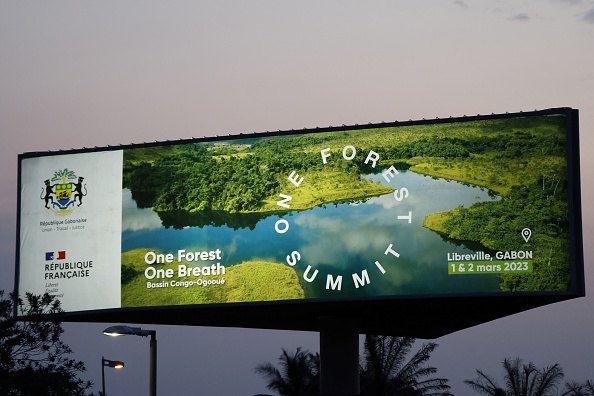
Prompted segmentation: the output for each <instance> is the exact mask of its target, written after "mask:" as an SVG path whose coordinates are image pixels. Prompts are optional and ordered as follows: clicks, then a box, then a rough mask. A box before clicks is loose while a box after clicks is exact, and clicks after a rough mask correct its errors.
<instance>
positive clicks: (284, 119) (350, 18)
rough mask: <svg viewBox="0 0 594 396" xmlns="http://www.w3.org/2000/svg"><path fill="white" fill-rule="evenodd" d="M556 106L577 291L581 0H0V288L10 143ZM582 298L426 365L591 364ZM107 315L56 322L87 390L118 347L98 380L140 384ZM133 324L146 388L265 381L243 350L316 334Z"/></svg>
mask: <svg viewBox="0 0 594 396" xmlns="http://www.w3.org/2000/svg"><path fill="white" fill-rule="evenodd" d="M552 107H572V108H576V109H579V111H580V147H581V189H582V211H583V213H582V214H583V233H584V256H585V273H586V293H588V291H589V290H590V288H591V286H592V285H594V268H593V265H594V263H593V257H594V205H592V202H593V201H594V179H593V178H592V176H591V174H592V172H593V171H594V155H592V153H591V152H592V151H593V150H594V135H593V133H592V132H593V130H594V1H591V0H526V1H512V0H495V1H487V0H483V1H473V0H463V1H462V0H458V1H436V0H417V1H369V2H359V1H325V2H318V1H299V2H285V1H250V2H248V1H208V2H198V1H190V0H188V1H167V2H166V1H151V0H142V1H125V0H124V1H96V2H90V1H89V2H82V1H63V0H57V1H51V2H49V1H8V0H0V133H1V134H2V135H1V136H2V143H1V145H0V186H2V188H1V189H0V257H2V260H1V261H0V289H3V290H6V291H9V290H12V289H13V287H14V267H15V263H14V262H15V244H16V207H17V204H16V201H17V155H18V154H20V153H23V152H30V151H46V150H59V149H70V148H82V147H94V146H107V145H118V144H128V143H142V142H149V141H155V140H156V141H164V140H174V139H180V138H191V137H202V136H214V135H228V134H239V133H250V132H254V131H256V132H265V131H269V130H279V129H281V130H288V129H301V128H304V127H306V128H314V127H318V126H319V127H324V126H330V125H334V126H337V125H342V124H346V125H350V124H366V123H369V122H372V123H375V122H382V121H386V122H388V121H394V120H408V119H422V118H426V119H430V118H435V117H449V116H462V115H477V114H491V113H505V112H519V111H529V110H534V109H546V108H552ZM593 303H594V299H593V298H592V297H585V298H582V299H576V300H572V301H567V302H563V303H558V304H554V305H551V306H547V307H541V308H537V309H534V310H531V311H528V312H525V313H521V314H517V315H513V316H510V317H507V318H502V319H499V320H496V321H493V322H490V323H486V324H483V325H480V326H476V327H474V328H470V329H466V330H463V331H459V332H457V333H454V334H450V335H447V336H444V337H441V338H438V339H437V340H435V341H436V342H437V343H438V344H439V348H438V349H437V350H436V352H434V354H433V356H432V359H431V360H430V362H431V364H432V365H434V366H435V367H437V368H438V375H439V376H441V377H444V378H448V379H449V380H450V385H451V386H452V392H453V393H454V394H456V395H465V394H471V392H470V389H469V388H468V387H467V386H466V385H465V384H464V383H463V381H464V380H465V379H472V378H474V377H475V370H476V369H477V368H480V369H482V370H484V371H486V372H487V373H490V374H491V375H493V376H495V377H496V378H498V379H500V378H501V372H502V369H501V361H502V360H503V359H504V358H506V357H520V358H523V359H525V360H526V361H533V362H534V363H535V364H536V365H537V366H538V367H544V366H548V365H552V364H554V363H559V364H560V365H561V366H562V367H563V368H564V370H565V374H566V379H567V380H577V381H584V380H586V379H592V380H594V337H593V334H594V304H593ZM469 314H470V313H469ZM386 320H394V321H406V320H407V318H405V317H397V316H396V317H393V318H391V317H386ZM110 325H112V323H89V324H77V323H72V324H70V323H65V324H64V328H65V330H66V333H65V334H64V337H63V339H64V341H65V342H67V343H68V344H70V345H71V347H72V348H73V349H74V351H75V353H74V357H75V358H76V359H79V360H82V361H84V362H85V364H86V366H87V369H88V371H87V372H86V373H84V374H83V375H82V378H84V379H90V380H93V381H94V383H95V386H94V388H93V391H95V392H98V391H100V390H101V366H100V360H101V356H105V357H106V358H108V359H112V360H123V361H125V363H126V367H125V368H124V369H123V370H121V371H115V370H109V371H107V372H106V383H107V391H108V394H110V395H122V394H129V395H145V394H147V393H148V383H149V382H148V371H149V366H148V352H149V342H148V339H142V338H140V337H126V338H110V337H105V336H104V335H102V334H101V332H102V330H103V329H104V328H106V327H108V326H110ZM435 325H436V326H438V325H439V323H436V324H435ZM141 326H142V327H143V328H147V329H156V330H157V339H158V342H159V352H158V357H159V361H158V364H159V372H158V390H159V393H160V394H176V395H194V394H203V395H254V394H257V393H266V392H267V390H266V383H265V381H264V380H263V379H262V378H260V377H259V376H258V375H257V374H256V373H254V367H255V366H256V365H257V364H259V363H262V362H264V361H271V362H276V359H277V358H278V356H279V355H280V353H281V348H287V349H289V350H294V349H295V348H296V347H299V346H301V347H304V348H306V349H309V350H311V351H319V340H318V334H317V333H310V332H291V331H270V330H257V329H224V328H207V327H182V326H152V325H141ZM500 382H501V383H502V382H503V381H502V380H501V379H500Z"/></svg>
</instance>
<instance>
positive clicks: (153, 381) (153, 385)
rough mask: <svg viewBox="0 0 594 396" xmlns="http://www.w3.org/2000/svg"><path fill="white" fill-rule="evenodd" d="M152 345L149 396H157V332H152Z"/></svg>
mask: <svg viewBox="0 0 594 396" xmlns="http://www.w3.org/2000/svg"><path fill="white" fill-rule="evenodd" d="M150 335H151V343H150V355H151V356H150V370H151V372H150V384H149V388H150V389H149V395H150V396H157V332H156V331H152V330H151V332H150Z"/></svg>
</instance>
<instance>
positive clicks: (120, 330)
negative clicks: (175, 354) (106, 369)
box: [103, 325, 157, 396]
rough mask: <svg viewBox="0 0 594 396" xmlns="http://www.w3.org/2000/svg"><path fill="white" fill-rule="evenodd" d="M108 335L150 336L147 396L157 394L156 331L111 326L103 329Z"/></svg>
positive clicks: (155, 395)
mask: <svg viewBox="0 0 594 396" xmlns="http://www.w3.org/2000/svg"><path fill="white" fill-rule="evenodd" d="M103 334H105V335H108V336H123V335H136V336H140V337H148V336H150V337H151V340H150V376H149V396H157V332H156V331H155V330H144V329H141V328H140V327H130V326H122V325H120V326H111V327H108V328H107V329H105V330H103Z"/></svg>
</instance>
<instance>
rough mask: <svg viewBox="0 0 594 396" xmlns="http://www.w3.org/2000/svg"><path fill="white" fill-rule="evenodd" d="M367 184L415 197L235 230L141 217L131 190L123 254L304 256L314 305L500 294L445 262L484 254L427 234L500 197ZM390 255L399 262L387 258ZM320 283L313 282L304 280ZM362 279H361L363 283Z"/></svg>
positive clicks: (422, 184) (328, 208) (400, 181)
mask: <svg viewBox="0 0 594 396" xmlns="http://www.w3.org/2000/svg"><path fill="white" fill-rule="evenodd" d="M366 177H367V178H369V179H372V180H374V181H379V182H381V183H384V184H386V185H389V186H391V187H392V188H404V187H405V188H407V189H408V191H409V196H408V198H406V199H404V200H402V201H400V202H398V201H397V200H396V199H395V198H394V196H393V194H386V195H383V196H380V197H374V198H370V199H368V200H366V201H365V202H351V203H340V204H327V205H322V206H319V207H315V208H313V209H309V210H305V211H292V212H290V213H285V214H282V215H276V214H275V215H268V216H267V217H266V216H263V215H252V216H251V217H250V216H244V217H243V218H241V219H240V220H239V221H235V220H234V221H229V215H228V214H227V215H226V216H227V220H224V219H223V220H218V221H210V220H208V221H205V220H204V216H201V217H200V218H199V219H197V220H196V219H194V220H193V219H192V215H191V214H184V213H176V214H173V215H171V216H168V215H167V214H165V215H164V214H161V217H160V216H159V215H158V214H157V213H155V212H153V211H152V210H151V209H141V208H138V207H137V206H136V203H135V201H134V200H133V199H132V195H131V193H130V191H129V190H127V189H125V190H124V191H123V219H122V224H123V231H122V251H123V252H126V251H128V250H132V249H137V248H149V249H153V250H156V251H159V252H161V253H172V254H174V255H176V254H177V252H178V250H180V249H185V250H187V251H210V250H215V249H220V250H221V251H222V260H221V261H220V263H221V264H222V265H225V266H230V265H234V264H239V263H241V262H242V261H250V260H259V261H270V262H278V263H285V265H286V263H287V256H288V255H291V254H292V252H295V251H296V252H299V257H300V260H299V261H298V262H297V263H296V264H295V265H294V268H295V270H296V271H297V273H298V274H299V277H300V282H301V284H302V286H303V287H304V290H305V293H306V297H307V298H318V297H329V298H332V297H354V296H383V295H436V294H444V293H445V294H449V293H473V292H496V291H498V290H499V281H498V277H497V276H496V275H492V274H489V275H448V268H447V253H451V252H457V253H461V254H464V253H472V252H474V251H477V250H484V248H482V247H481V246H477V245H476V244H474V245H473V244H472V243H467V242H465V243H462V242H460V241H452V240H448V239H447V238H444V237H442V236H441V235H439V234H437V233H435V232H433V231H430V230H428V229H426V228H424V227H423V219H424V218H425V216H427V215H428V214H430V213H435V212H442V211H447V210H451V209H454V208H456V207H457V206H458V205H464V206H466V207H468V206H470V205H472V204H473V203H475V202H481V201H489V200H494V199H500V198H499V197H498V196H495V195H494V194H492V193H491V194H490V193H489V191H488V190H486V189H483V188H479V187H475V186H470V185H465V184H462V183H458V182H455V181H450V180H445V179H440V178H433V177H429V176H423V175H420V174H417V173H414V172H412V171H406V170H401V171H400V173H399V174H398V175H397V176H396V178H395V179H394V180H393V181H391V182H390V183H386V182H385V180H384V179H383V177H381V175H368V176H366ZM280 216H282V217H280ZM399 216H400V218H399ZM239 217H241V216H239V215H236V216H235V218H239ZM231 218H233V216H231ZM281 219H282V221H283V223H284V224H283V225H284V227H280V226H279V227H280V228H281V229H283V230H284V229H285V228H286V225H288V229H287V230H286V232H284V233H279V232H278V231H277V230H275V224H277V222H278V221H279V220H281ZM409 219H410V223H409ZM285 220H286V222H285ZM163 224H165V225H163ZM388 247H390V249H389V250H392V251H394V252H396V253H397V254H398V255H399V257H396V255H395V254H393V253H390V252H388V254H385V252H386V250H387V249H388ZM293 254H294V253H293ZM376 262H378V263H379V264H376ZM308 268H309V269H308ZM306 271H307V273H305V272H306ZM315 271H318V272H317V273H316V272H315ZM364 271H366V273H367V278H368V280H369V284H367V280H366V277H365V275H364ZM314 274H315V277H314ZM340 277H342V281H341V282H342V283H341V286H340V290H338V289H337V288H336V283H335V286H334V290H333V289H332V287H329V288H328V287H327V286H328V280H329V279H330V280H331V281H333V282H336V281H337V279H339V278H340ZM312 278H313V280H312V281H311V282H309V281H307V280H306V279H312ZM355 278H359V279H360V280H359V281H358V283H357V281H356V279H355ZM265 286H266V285H262V287H265Z"/></svg>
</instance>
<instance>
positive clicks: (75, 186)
mask: <svg viewBox="0 0 594 396" xmlns="http://www.w3.org/2000/svg"><path fill="white" fill-rule="evenodd" d="M43 183H44V184H45V186H44V187H42V190H41V195H40V198H41V199H42V200H44V201H45V208H46V209H50V210H52V211H53V212H54V213H55V214H56V215H58V216H67V215H69V214H71V213H72V212H73V211H74V209H75V208H77V207H79V206H81V205H82V201H83V197H85V196H86V195H87V186H86V184H84V177H82V176H77V175H76V173H75V172H74V171H72V170H69V169H67V168H66V169H63V170H57V171H55V172H54V175H53V177H52V178H51V179H47V180H45V181H44V182H43ZM83 190H84V192H83Z"/></svg>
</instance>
